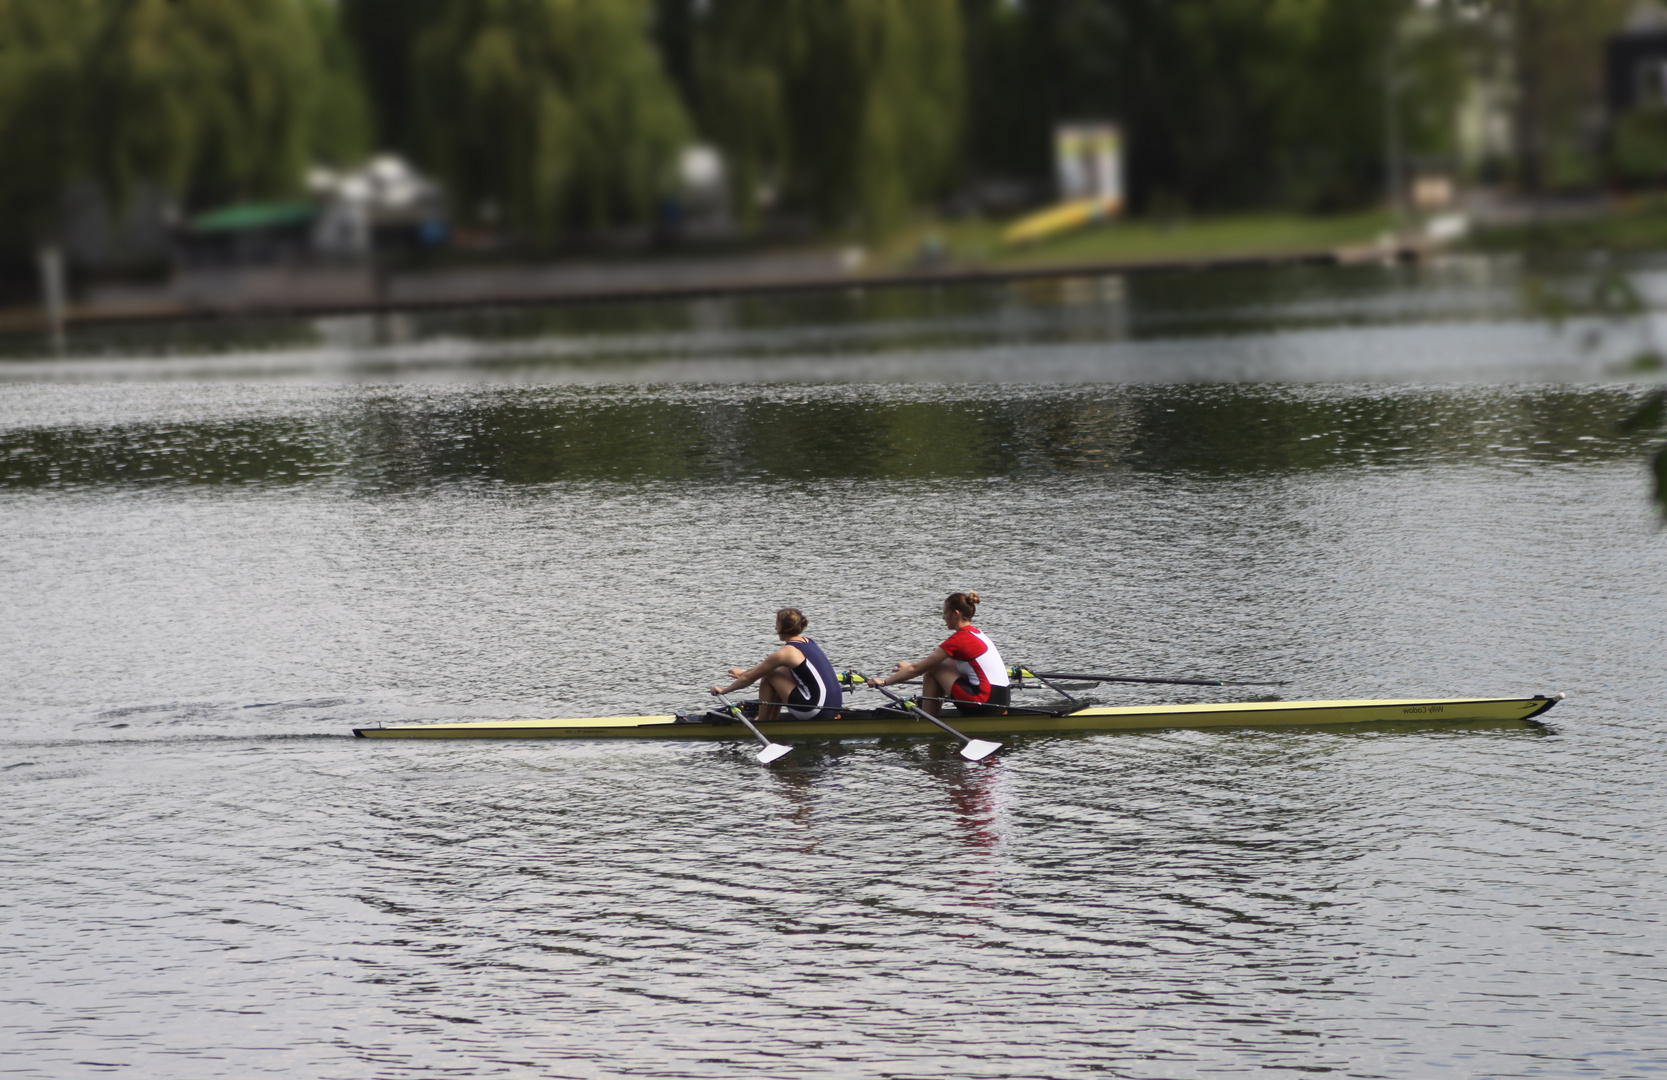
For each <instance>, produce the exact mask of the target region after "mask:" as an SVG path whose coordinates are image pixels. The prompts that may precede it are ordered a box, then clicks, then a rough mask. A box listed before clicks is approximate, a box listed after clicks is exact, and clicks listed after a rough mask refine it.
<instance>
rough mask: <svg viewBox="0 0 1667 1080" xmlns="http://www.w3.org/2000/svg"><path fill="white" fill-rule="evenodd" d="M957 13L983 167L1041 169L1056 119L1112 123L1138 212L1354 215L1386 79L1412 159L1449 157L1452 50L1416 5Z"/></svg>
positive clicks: (1380, 164)
mask: <svg viewBox="0 0 1667 1080" xmlns="http://www.w3.org/2000/svg"><path fill="white" fill-rule="evenodd" d="M963 4H964V7H965V10H966V19H967V25H968V28H969V42H970V45H971V47H970V49H969V60H968V71H969V74H970V78H971V89H970V97H971V100H972V101H973V102H974V109H973V112H972V119H971V125H970V128H971V130H970V132H969V143H970V146H969V149H970V156H969V166H970V168H971V169H972V171H974V172H979V173H993V174H998V175H1032V176H1035V175H1047V173H1048V172H1049V171H1050V166H1051V160H1052V153H1051V147H1050V145H1049V144H1050V141H1051V140H1050V136H1051V132H1052V128H1053V126H1054V124H1056V123H1058V122H1059V121H1061V120H1069V119H1088V118H1104V119H1110V120H1114V121H1117V122H1118V123H1120V124H1121V125H1122V127H1123V130H1124V135H1125V144H1126V146H1127V148H1128V149H1127V156H1126V168H1127V170H1128V181H1129V183H1128V186H1129V190H1130V194H1131V197H1132V201H1133V202H1134V204H1135V205H1136V206H1137V207H1139V208H1143V209H1149V208H1151V207H1153V206H1155V205H1159V204H1181V205H1186V206H1192V207H1197V208H1202V209H1212V208H1228V207H1239V206H1257V205H1268V204H1281V205H1287V206H1294V207H1299V208H1303V209H1326V208H1334V207H1341V206H1347V205H1357V204H1362V203H1366V202H1370V201H1374V200H1376V199H1377V198H1379V197H1381V195H1382V192H1383V186H1384V184H1383V182H1384V174H1385V155H1386V144H1387V143H1388V141H1389V140H1388V139H1387V138H1386V134H1387V133H1386V131H1385V125H1386V121H1387V111H1386V108H1385V104H1386V102H1385V96H1386V80H1387V79H1389V78H1390V77H1391V75H1392V70H1393V73H1394V75H1395V77H1396V79H1397V82H1398V83H1399V86H1400V88H1399V89H1398V91H1397V92H1396V99H1397V106H1398V109H1397V114H1396V116H1397V119H1398V120H1399V121H1400V122H1401V123H1402V124H1403V126H1404V128H1405V132H1406V139H1405V141H1406V143H1407V146H1408V149H1409V150H1410V151H1412V152H1414V153H1417V154H1420V155H1431V154H1441V153H1445V152H1447V151H1449V150H1450V149H1451V144H1452V141H1453V113H1454V108H1453V107H1454V105H1455V103H1456V101H1457V95H1458V93H1459V89H1460V79H1459V76H1460V74H1461V69H1460V67H1459V64H1458V60H1459V56H1458V53H1457V51H1456V39H1455V36H1454V34H1453V33H1452V26H1451V25H1450V23H1448V22H1446V21H1444V20H1442V19H1441V18H1440V17H1439V12H1429V11H1425V9H1424V6H1423V5H1419V4H1417V3H1415V2H1414V0H1188V2H1186V3H1175V2H1174V0H1027V2H1026V3H1024V4H1022V5H1012V4H1009V3H1006V2H1005V0H963ZM1413 31H1418V32H1413Z"/></svg>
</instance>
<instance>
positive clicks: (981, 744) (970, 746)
mask: <svg viewBox="0 0 1667 1080" xmlns="http://www.w3.org/2000/svg"><path fill="white" fill-rule="evenodd" d="M1000 749H1001V744H1000V743H998V742H985V741H984V740H983V739H968V740H967V744H966V745H965V746H963V747H961V756H962V757H964V758H966V759H967V760H968V761H983V760H984V759H985V758H987V757H989V756H990V755H991V754H993V753H995V752H996V751H997V750H1000Z"/></svg>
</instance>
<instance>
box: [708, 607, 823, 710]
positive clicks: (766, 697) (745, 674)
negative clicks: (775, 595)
mask: <svg viewBox="0 0 1667 1080" xmlns="http://www.w3.org/2000/svg"><path fill="white" fill-rule="evenodd" d="M809 625H810V620H809V619H807V618H805V616H804V613H803V612H802V611H800V610H799V609H798V608H790V607H784V608H782V609H781V610H780V611H778V612H776V636H777V637H779V638H780V639H781V640H782V642H783V644H782V647H781V648H779V649H777V650H776V651H775V652H773V653H771V654H770V655H769V656H766V657H765V658H764V659H763V661H762V662H761V663H759V664H757V665H755V666H754V667H751V668H748V669H746V670H745V671H743V670H742V669H740V668H730V669H729V676H730V678H731V679H734V680H735V681H734V682H732V683H730V684H729V685H728V686H714V687H712V693H714V694H733V693H734V692H735V691H737V690H740V689H743V688H744V687H748V686H751V685H752V684H753V683H755V682H757V683H759V686H758V700H759V706H758V721H759V723H761V724H762V723H768V722H770V721H771V720H774V719H776V717H777V716H779V715H780V714H781V709H782V706H783V705H785V706H786V707H787V714H788V715H789V716H791V717H793V718H794V719H795V720H837V719H839V706H840V700H841V690H840V686H839V676H838V675H836V674H834V669H833V665H832V664H830V663H828V657H827V654H826V653H824V652H823V651H822V646H820V645H818V644H816V642H814V641H812V640H810V639H809V638H807V637H805V627H807V626H809ZM760 679H762V680H763V681H762V682H759V680H760Z"/></svg>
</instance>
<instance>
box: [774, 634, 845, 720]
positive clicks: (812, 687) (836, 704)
mask: <svg viewBox="0 0 1667 1080" xmlns="http://www.w3.org/2000/svg"><path fill="white" fill-rule="evenodd" d="M783 644H786V645H791V646H793V647H794V648H795V649H798V650H799V652H800V653H801V654H802V655H803V656H804V662H803V663H801V664H799V666H798V667H794V668H788V670H789V671H790V672H792V674H793V681H794V682H795V683H797V684H798V685H797V686H796V687H794V688H793V693H791V694H789V695H788V698H787V705H788V706H789V707H798V708H800V709H804V708H812V707H814V708H817V709H819V710H820V711H818V712H817V714H816V715H815V716H813V717H806V718H805V719H812V720H832V719H833V718H834V716H835V715H836V714H837V713H838V711H839V708H840V706H842V705H843V704H844V701H845V699H844V697H843V696H842V694H841V691H840V687H839V676H838V675H837V674H835V673H834V669H833V665H832V664H830V663H828V654H827V653H824V652H823V651H822V646H820V645H818V644H816V642H814V641H812V640H810V639H809V638H805V639H804V640H803V641H788V642H783Z"/></svg>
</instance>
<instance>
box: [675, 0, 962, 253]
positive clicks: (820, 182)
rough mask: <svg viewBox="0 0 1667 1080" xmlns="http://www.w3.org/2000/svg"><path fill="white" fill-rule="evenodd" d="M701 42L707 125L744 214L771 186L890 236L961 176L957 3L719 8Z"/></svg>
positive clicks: (768, 2) (812, 1)
mask: <svg viewBox="0 0 1667 1080" xmlns="http://www.w3.org/2000/svg"><path fill="white" fill-rule="evenodd" d="M696 34H697V50H696V82H697V85H698V87H699V93H700V100H701V105H702V109H701V120H702V122H703V126H704V129H705V130H706V131H707V133H708V134H709V135H710V136H711V137H712V138H713V139H714V140H715V141H716V142H717V143H718V144H719V146H721V147H722V148H723V150H724V151H725V154H726V156H727V157H728V159H729V163H730V172H731V178H732V183H733V184H734V189H735V198H736V202H737V205H738V206H739V207H740V208H741V211H742V213H743V214H744V215H748V214H751V213H752V212H753V210H754V208H755V207H756V205H757V202H756V200H757V197H758V193H759V191H760V189H761V188H763V187H768V188H772V189H775V190H776V191H778V192H779V194H780V196H781V197H782V199H783V200H784V201H785V202H786V203H787V204H788V205H791V206H798V207H800V208H802V209H805V210H808V211H810V212H811V213H813V214H815V215H816V217H817V218H818V219H820V220H821V221H822V222H823V223H825V224H830V225H838V224H844V223H845V222H846V221H847V220H849V219H850V218H852V217H853V216H855V217H857V218H858V219H860V222H861V224H862V225H863V226H864V227H865V228H866V229H867V230H869V231H870V232H876V233H877V232H883V231H885V230H886V229H888V228H890V227H892V226H893V225H895V224H896V223H897V222H898V221H899V220H900V219H901V218H902V217H903V215H904V214H905V213H906V212H907V211H908V209H909V208H910V207H911V206H912V205H913V204H914V203H916V202H918V201H920V200H921V199H924V198H928V197H930V196H933V195H936V194H940V193H942V192H943V191H945V190H946V189H947V187H948V185H949V184H950V182H951V181H952V180H953V179H954V178H955V176H956V172H957V166H958V165H959V160H958V159H959V149H960V138H961V130H962V109H963V94H964V86H963V82H964V64H965V59H964V57H963V55H962V49H961V19H960V10H959V7H958V6H957V4H956V3H955V0H712V2H711V3H710V4H709V5H708V7H707V10H706V12H705V14H704V15H703V16H702V18H701V22H700V25H699V28H698V29H697V31H696Z"/></svg>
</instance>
